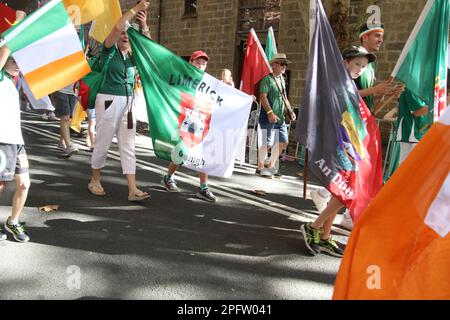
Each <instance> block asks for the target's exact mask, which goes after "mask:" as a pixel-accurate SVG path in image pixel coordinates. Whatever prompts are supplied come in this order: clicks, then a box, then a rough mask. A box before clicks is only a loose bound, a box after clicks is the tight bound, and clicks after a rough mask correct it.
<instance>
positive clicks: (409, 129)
mask: <svg viewBox="0 0 450 320" xmlns="http://www.w3.org/2000/svg"><path fill="white" fill-rule="evenodd" d="M425 106H426V103H425V102H424V101H423V100H421V99H420V98H418V97H417V96H415V95H414V94H413V93H412V92H411V91H409V90H408V89H406V90H405V91H403V93H402V94H401V95H400V98H399V100H398V120H397V128H398V129H397V141H401V142H419V140H420V139H421V138H422V137H423V135H424V134H425V132H426V131H427V130H423V131H422V132H421V131H420V129H422V128H423V127H424V126H426V125H427V123H428V122H427V116H426V115H425V116H420V117H416V116H415V115H413V114H412V113H413V112H414V111H417V110H419V109H421V108H423V107H425Z"/></svg>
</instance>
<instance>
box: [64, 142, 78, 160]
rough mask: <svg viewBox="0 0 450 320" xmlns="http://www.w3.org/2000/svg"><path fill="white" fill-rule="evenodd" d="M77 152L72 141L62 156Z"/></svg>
mask: <svg viewBox="0 0 450 320" xmlns="http://www.w3.org/2000/svg"><path fill="white" fill-rule="evenodd" d="M76 152H78V148H77V147H75V145H74V144H73V143H71V144H70V145H69V146H68V147H67V148H66V149H65V150H64V156H65V157H70V156H71V155H72V154H74V153H76Z"/></svg>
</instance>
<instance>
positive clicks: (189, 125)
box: [178, 92, 212, 148]
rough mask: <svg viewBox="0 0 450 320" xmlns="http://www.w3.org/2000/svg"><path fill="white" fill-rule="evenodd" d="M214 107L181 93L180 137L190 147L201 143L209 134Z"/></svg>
mask: <svg viewBox="0 0 450 320" xmlns="http://www.w3.org/2000/svg"><path fill="white" fill-rule="evenodd" d="M211 111H212V106H211V103H210V102H203V101H201V100H196V99H195V98H194V97H193V96H191V95H189V94H186V93H184V92H181V113H180V116H179V118H178V120H179V123H180V127H179V129H178V130H179V132H180V136H181V138H182V139H183V142H184V143H185V144H186V145H187V146H188V147H189V148H191V147H193V146H195V145H197V144H199V143H201V142H202V141H203V140H204V139H205V137H206V135H207V134H208V132H209V124H210V122H211Z"/></svg>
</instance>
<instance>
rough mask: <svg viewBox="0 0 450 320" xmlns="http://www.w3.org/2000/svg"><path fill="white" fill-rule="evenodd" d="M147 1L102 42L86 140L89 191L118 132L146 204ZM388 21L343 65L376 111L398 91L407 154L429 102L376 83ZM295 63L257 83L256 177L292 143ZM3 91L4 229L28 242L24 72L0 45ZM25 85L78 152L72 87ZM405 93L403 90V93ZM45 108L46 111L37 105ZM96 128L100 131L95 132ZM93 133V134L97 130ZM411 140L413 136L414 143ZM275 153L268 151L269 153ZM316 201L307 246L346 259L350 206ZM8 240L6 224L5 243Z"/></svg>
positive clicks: (226, 75)
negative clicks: (137, 100) (142, 147)
mask: <svg viewBox="0 0 450 320" xmlns="http://www.w3.org/2000/svg"><path fill="white" fill-rule="evenodd" d="M148 6H149V3H148V2H147V1H140V2H139V3H138V4H137V5H136V6H134V7H133V8H132V9H130V10H128V11H127V12H125V13H124V14H123V16H122V17H121V18H120V20H119V21H118V22H117V24H116V25H115V27H114V28H113V30H112V31H111V33H110V34H109V36H108V37H107V38H106V40H105V42H104V43H103V46H102V49H101V52H100V53H99V54H100V60H99V61H100V65H104V64H105V63H107V62H108V63H109V65H108V71H107V74H106V80H105V83H104V85H103V86H102V87H101V88H100V89H99V91H98V95H97V97H96V101H95V109H93V110H89V111H88V117H89V125H90V127H89V130H88V131H89V133H88V137H87V141H86V142H87V144H88V146H89V147H90V148H91V150H92V156H91V168H92V174H91V178H90V181H89V183H88V186H87V187H88V190H89V191H90V193H92V194H93V195H95V196H104V195H106V191H105V189H104V187H103V185H102V183H101V178H102V174H101V170H102V169H103V168H104V167H105V165H106V158H107V154H108V151H109V149H110V146H111V143H112V141H113V138H114V137H117V143H118V148H119V152H120V163H121V168H122V173H123V175H124V176H125V178H126V181H127V185H128V200H129V201H132V202H134V201H144V200H148V199H149V198H150V194H149V193H148V192H145V191H142V190H140V189H139V188H138V186H137V185H136V151H135V137H136V117H135V113H133V95H134V92H135V90H136V85H137V69H136V66H135V65H134V62H133V59H132V56H131V50H130V42H129V39H128V35H127V32H126V27H127V24H128V22H129V21H131V20H134V19H136V21H137V22H138V25H139V29H140V31H141V32H142V33H143V34H144V35H145V36H147V37H148V38H150V37H151V36H150V33H149V28H148V25H147V12H146V11H147V8H148ZM24 17H25V13H24V12H21V11H18V12H17V21H20V20H21V19H23V18H24ZM383 36H384V28H383V26H382V25H381V26H375V27H373V26H369V25H367V24H365V25H364V26H363V27H362V28H361V31H360V35H359V40H360V45H356V46H351V47H350V48H347V49H346V50H344V51H343V53H342V57H343V63H344V65H345V67H346V69H347V71H348V73H349V75H350V76H351V78H352V79H354V81H355V83H356V85H357V88H358V89H359V93H360V95H361V97H363V99H364V100H365V102H366V104H367V106H368V107H369V108H370V110H372V111H373V110H374V109H375V108H376V106H377V104H378V103H380V102H379V101H377V98H380V97H383V96H389V95H392V96H394V97H398V96H400V94H401V96H400V103H399V107H400V111H399V127H400V128H401V129H400V130H399V137H398V139H399V141H401V142H402V150H403V151H402V158H404V157H405V156H406V155H407V153H408V152H409V151H410V150H411V149H412V147H413V146H414V144H415V143H416V142H417V141H418V140H420V138H421V136H423V134H424V132H425V130H424V128H423V126H424V123H425V122H424V118H423V117H424V115H425V114H426V113H427V106H426V105H425V104H424V103H423V101H421V100H420V99H418V98H417V97H415V96H414V95H413V94H412V93H410V92H409V91H408V90H405V91H404V92H403V90H404V88H403V87H402V86H395V85H394V84H393V83H392V82H391V81H389V80H386V81H384V82H381V83H379V84H375V83H376V79H375V73H376V70H375V68H376V59H377V57H376V55H375V52H377V51H378V50H379V49H380V46H381V44H382V43H383ZM209 61H210V57H209V56H208V55H207V53H205V52H204V51H201V50H198V51H195V52H193V53H192V55H191V56H190V59H189V63H190V64H191V65H193V66H195V67H196V68H198V69H200V70H203V71H204V70H206V68H207V65H208V62H209ZM289 63H290V61H289V60H288V59H287V56H286V54H284V53H277V54H276V55H275V56H274V57H273V59H272V60H271V61H270V65H271V68H272V72H271V73H270V74H269V75H267V76H266V77H264V79H262V81H261V82H260V84H259V96H258V97H255V99H256V98H257V100H259V101H260V103H261V112H260V116H259V119H258V122H259V126H260V128H261V129H262V132H263V137H262V141H261V145H260V146H259V150H258V162H257V167H256V172H255V173H256V174H257V175H260V176H261V177H264V178H273V177H277V176H280V175H281V173H280V172H279V165H278V161H279V158H280V155H281V154H282V153H283V152H284V151H285V149H286V147H287V145H288V142H289V136H288V126H287V125H288V123H289V122H290V121H295V120H296V114H295V113H294V111H293V109H292V107H291V105H290V103H289V100H288V97H287V94H286V83H285V80H284V77H283V76H284V74H285V72H286V69H287V66H288V64H289ZM0 69H1V74H0V95H1V96H2V99H3V101H2V102H3V103H2V104H3V106H4V107H2V108H0V128H1V130H0V156H2V157H3V158H4V159H5V165H4V167H3V166H2V167H1V168H0V192H2V191H3V190H4V189H5V185H6V183H7V182H9V181H13V180H14V178H15V181H16V191H15V193H14V196H13V201H12V209H11V216H9V217H8V218H7V220H6V222H5V229H6V231H8V232H9V233H11V234H12V236H13V237H14V239H15V240H17V241H20V242H26V241H29V240H30V235H29V233H28V232H27V230H26V228H25V226H24V224H23V223H21V222H20V221H19V217H20V214H21V212H22V209H23V207H24V205H25V201H26V198H27V194H28V190H29V188H30V178H29V168H28V161H27V156H26V152H25V147H24V141H23V138H22V133H21V130H20V104H19V93H18V91H17V88H16V86H15V83H14V78H15V77H18V76H19V72H20V70H19V69H18V67H17V65H16V64H15V61H14V59H13V58H12V56H11V55H10V51H9V49H8V48H7V47H6V46H3V47H1V48H0ZM21 79H22V80H21V82H22V85H21V86H19V87H22V88H23V91H24V93H25V94H26V96H27V98H28V100H29V101H30V103H31V105H32V106H33V107H35V108H36V109H44V110H45V109H46V110H52V108H50V106H54V109H55V111H56V116H57V117H59V121H60V133H61V139H60V142H59V144H58V148H59V149H60V150H61V152H62V153H63V155H64V156H67V157H69V156H70V155H71V154H73V153H75V152H77V151H78V150H77V148H76V147H75V145H74V144H73V143H72V142H71V139H70V129H69V126H70V125H69V122H70V117H71V115H72V113H73V110H74V107H75V104H76V96H75V94H74V88H73V85H71V86H68V87H66V88H63V89H61V90H60V91H58V92H56V93H54V94H53V95H52V100H50V99H49V98H48V97H46V98H44V99H41V101H36V100H35V99H34V100H33V97H32V94H31V96H30V91H29V89H26V83H25V81H24V80H23V77H22V78H21ZM221 80H222V81H223V82H224V83H226V84H227V85H230V86H233V87H234V86H235V84H234V82H233V78H232V74H231V71H230V70H228V69H223V70H222V71H221ZM402 92H403V93H402ZM39 104H41V105H45V106H46V107H45V108H39V107H36V106H37V105H39ZM94 128H95V130H94ZM94 131H95V134H94ZM411 139H412V141H411ZM269 151H270V156H269ZM178 167H179V166H178V165H177V164H175V163H172V162H170V163H169V166H168V170H167V174H165V175H164V176H163V177H162V180H161V185H162V186H163V187H164V188H165V190H167V191H168V192H178V191H179V189H178V187H177V183H176V181H175V173H176V171H177V169H178ZM198 175H199V180H200V184H199V188H198V192H197V194H196V196H197V197H198V198H200V199H202V200H205V201H209V202H216V201H217V198H216V196H215V195H214V194H213V192H212V191H211V190H210V189H209V187H208V174H207V173H202V172H200V173H198ZM311 198H312V200H313V202H314V204H315V206H316V207H317V209H318V211H319V212H320V215H319V216H318V217H317V219H316V220H315V221H313V222H310V223H305V224H303V225H302V226H301V232H302V234H303V237H304V241H305V245H306V247H307V249H308V250H309V251H310V252H311V254H313V255H316V254H318V253H320V252H326V253H328V254H331V255H333V256H337V257H341V256H342V254H343V249H342V248H341V247H340V246H338V245H337V244H336V242H335V241H333V239H332V238H331V227H332V225H333V222H334V220H335V217H336V215H337V213H338V212H339V210H341V209H342V208H343V207H344V205H343V204H342V203H341V202H340V201H339V200H337V198H335V197H334V196H332V195H331V193H330V192H329V191H328V190H327V189H326V188H320V189H317V190H315V191H313V192H311ZM343 221H344V223H345V221H347V224H346V225H344V227H346V228H348V229H351V228H352V225H351V218H349V215H348V212H347V213H346V214H344V218H343ZM3 239H6V234H4V233H3V232H2V231H1V229H0V240H3Z"/></svg>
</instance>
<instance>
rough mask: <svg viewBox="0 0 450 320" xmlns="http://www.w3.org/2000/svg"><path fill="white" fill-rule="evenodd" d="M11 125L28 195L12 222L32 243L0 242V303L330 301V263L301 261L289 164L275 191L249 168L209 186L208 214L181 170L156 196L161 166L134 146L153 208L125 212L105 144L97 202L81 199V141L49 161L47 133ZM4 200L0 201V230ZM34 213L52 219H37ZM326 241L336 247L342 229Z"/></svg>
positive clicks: (299, 203) (302, 210) (84, 172)
mask: <svg viewBox="0 0 450 320" xmlns="http://www.w3.org/2000/svg"><path fill="white" fill-rule="evenodd" d="M22 117H23V126H22V130H23V134H24V138H25V141H26V149H27V153H28V157H29V161H30V167H31V169H30V174H31V179H32V186H31V189H30V193H29V197H28V201H27V203H26V208H25V210H24V214H23V215H22V218H21V219H22V220H23V221H25V222H26V223H27V227H28V229H29V232H30V235H31V241H30V242H29V243H25V244H23V243H17V242H14V241H13V240H11V237H9V238H8V240H7V241H2V242H0V252H1V261H0V275H1V276H0V299H83V298H84V299H85V298H89V299H91V298H92V299H105V298H108V299H170V300H172V299H237V300H240V299H256V300H258V299H295V300H296V299H330V298H331V295H332V290H333V284H334V281H335V277H336V273H337V271H338V268H339V263H340V259H338V258H335V257H331V256H327V255H324V254H321V255H318V256H315V257H311V256H310V255H309V254H308V252H307V251H306V248H305V245H304V243H303V240H302V236H301V233H300V231H299V226H300V224H301V222H302V221H310V220H311V219H313V218H314V217H315V216H316V215H317V212H316V211H315V208H314V207H313V203H312V201H311V200H310V199H307V200H303V199H302V198H301V195H302V189H303V184H302V181H301V180H300V179H299V177H298V176H297V172H299V171H300V170H301V169H300V167H298V166H297V165H296V164H295V163H294V162H285V163H283V165H282V170H283V173H284V174H285V176H284V177H283V179H280V180H278V179H273V180H268V179H264V178H261V177H257V176H255V175H254V170H255V168H254V167H253V166H249V165H244V166H236V170H235V173H234V175H233V177H232V178H230V179H222V178H211V179H210V188H211V190H212V191H214V193H215V194H216V196H217V197H218V202H217V203H215V204H211V203H207V202H204V201H202V200H199V199H197V198H195V193H196V191H197V187H198V183H199V182H198V176H197V174H196V173H195V172H191V171H189V170H185V169H181V170H180V172H179V173H177V175H176V179H177V181H178V186H179V187H180V189H181V192H180V193H176V194H172V193H167V192H166V191H165V190H164V189H163V188H162V187H161V186H160V180H161V176H162V175H163V174H164V173H165V172H166V170H167V162H166V161H163V160H160V159H157V158H156V157H155V156H154V154H153V152H152V150H151V142H150V139H149V138H148V137H144V136H138V138H137V141H138V142H137V143H138V148H137V150H138V152H137V153H138V171H137V179H138V185H139V187H141V189H143V190H145V191H149V192H150V193H151V196H152V198H151V200H149V201H145V202H142V203H139V204H138V203H130V202H128V201H127V187H126V181H125V179H124V177H123V176H122V174H121V170H120V163H119V161H118V152H117V147H116V145H114V146H113V147H112V149H111V152H110V157H109V159H108V166H107V168H105V169H104V170H103V186H104V188H105V191H106V192H107V195H106V196H104V197H96V196H93V195H91V194H90V193H89V192H88V190H87V184H88V182H89V177H90V152H89V151H88V149H87V148H86V147H84V139H81V138H75V141H76V142H77V143H78V144H79V146H80V152H79V153H77V154H75V155H73V156H72V157H71V158H69V159H64V158H61V157H58V155H59V154H60V152H59V151H58V150H57V149H56V145H57V143H58V140H59V138H58V122H52V121H43V120H41V119H40V117H39V116H38V115H36V114H34V113H23V114H22ZM313 188H317V185H313V184H312V185H310V186H309V190H312V189H313ZM13 189H14V185H13V184H10V185H9V187H8V189H7V191H6V192H5V194H3V196H2V197H1V198H0V217H1V219H0V222H1V223H3V222H4V220H5V219H6V217H7V216H8V215H9V210H10V207H9V206H10V204H11V200H10V199H11V195H12V191H13ZM256 189H262V190H265V191H266V192H267V194H266V195H265V196H259V195H256V194H255V193H254V190H256ZM45 205H59V209H58V210H57V211H53V212H48V213H46V212H43V211H40V210H39V209H38V208H39V207H42V206H45ZM339 218H340V217H338V219H339ZM337 221H338V220H337ZM334 234H335V238H336V239H337V240H338V241H340V242H342V243H345V242H346V241H347V235H348V232H346V231H345V230H342V229H340V228H337V227H336V228H335V230H334Z"/></svg>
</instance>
